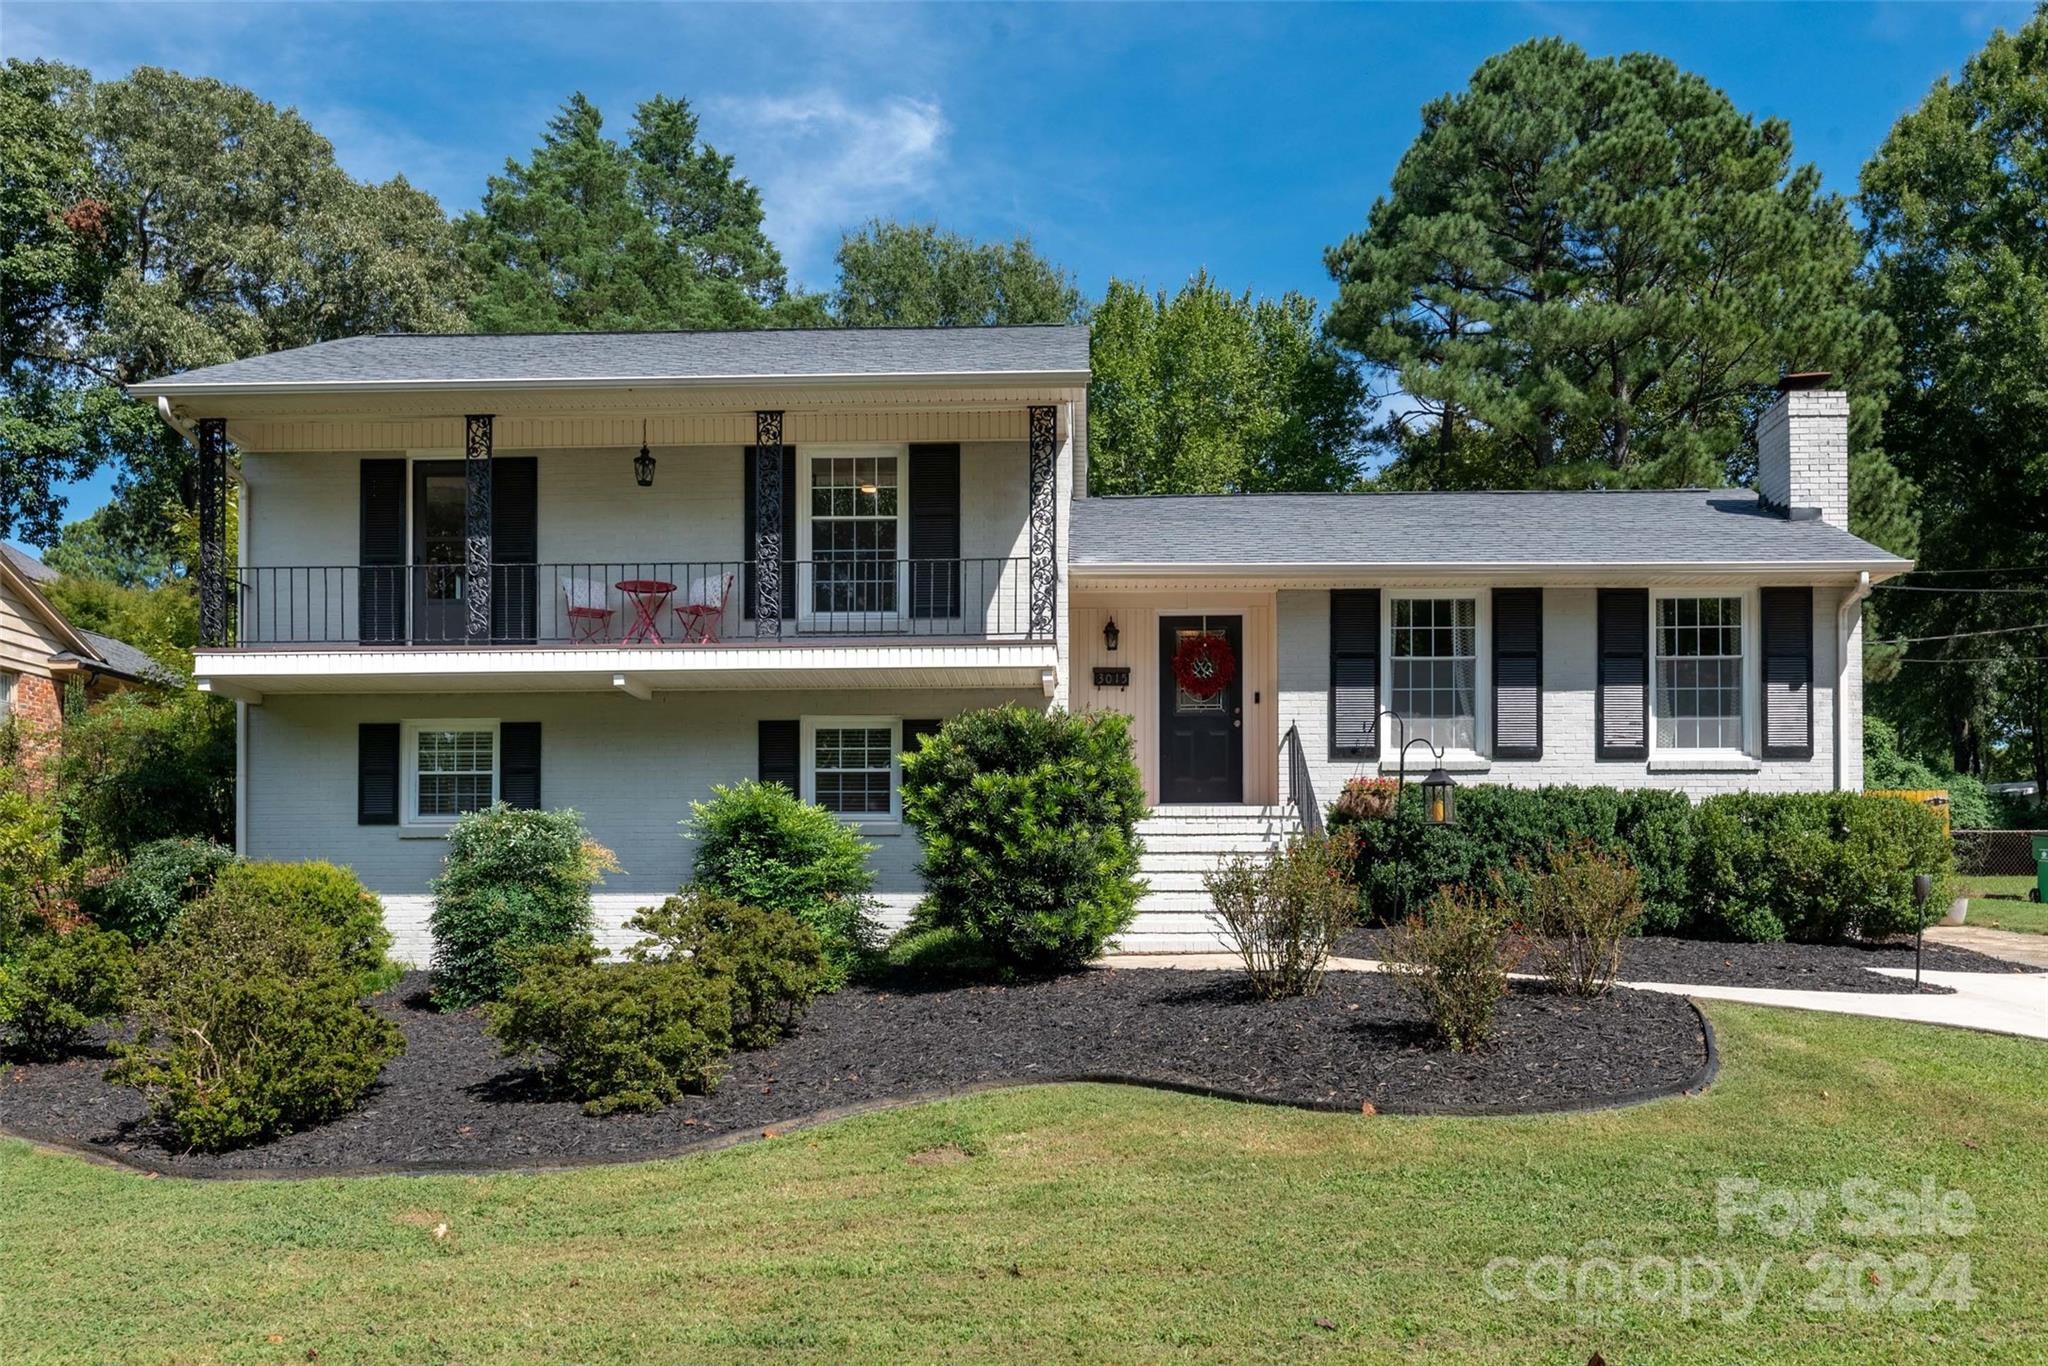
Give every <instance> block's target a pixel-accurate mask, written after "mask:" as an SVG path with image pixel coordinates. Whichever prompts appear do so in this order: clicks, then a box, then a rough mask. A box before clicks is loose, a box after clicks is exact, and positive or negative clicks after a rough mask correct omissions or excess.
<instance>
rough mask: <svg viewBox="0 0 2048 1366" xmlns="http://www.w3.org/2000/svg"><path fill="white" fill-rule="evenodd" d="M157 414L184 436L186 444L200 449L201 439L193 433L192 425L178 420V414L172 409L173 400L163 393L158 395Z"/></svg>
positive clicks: (172, 428) (166, 424) (165, 423)
mask: <svg viewBox="0 0 2048 1366" xmlns="http://www.w3.org/2000/svg"><path fill="white" fill-rule="evenodd" d="M156 415H157V416H158V417H160V418H162V419H163V420H164V425H165V426H167V427H169V428H170V429H171V430H172V431H174V432H176V433H177V434H178V435H179V436H182V437H184V438H185V444H186V445H188V446H191V447H192V448H193V449H195V450H196V449H198V446H199V439H198V438H197V437H195V436H193V435H192V429H191V428H190V427H187V426H186V425H185V424H184V423H182V422H180V421H178V415H177V414H176V413H174V412H172V411H171V401H170V400H169V399H167V398H165V397H164V396H163V395H161V394H159V395H157V400H156Z"/></svg>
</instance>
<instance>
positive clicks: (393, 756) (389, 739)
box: [356, 721, 398, 825]
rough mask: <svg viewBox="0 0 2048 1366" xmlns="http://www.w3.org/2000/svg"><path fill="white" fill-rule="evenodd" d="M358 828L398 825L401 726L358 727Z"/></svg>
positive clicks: (389, 723) (386, 723) (370, 724)
mask: <svg viewBox="0 0 2048 1366" xmlns="http://www.w3.org/2000/svg"><path fill="white" fill-rule="evenodd" d="M356 824H357V825H396V824H398V723H397V722H396V721H388V722H366V723H365V724H363V725H360V726H357V727H356Z"/></svg>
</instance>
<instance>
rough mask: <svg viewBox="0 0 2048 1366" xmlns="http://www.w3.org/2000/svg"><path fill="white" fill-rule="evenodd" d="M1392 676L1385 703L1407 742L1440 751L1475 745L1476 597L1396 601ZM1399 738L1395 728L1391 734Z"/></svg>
mask: <svg viewBox="0 0 2048 1366" xmlns="http://www.w3.org/2000/svg"><path fill="white" fill-rule="evenodd" d="M1394 623H1395V625H1394V630H1393V671H1392V672H1393V676H1392V679H1391V680H1390V681H1391V687H1390V689H1389V693H1390V695H1389V698H1388V705H1389V706H1391V707H1392V709H1393V710H1394V712H1395V714H1396V715H1398V716H1400V717H1401V718H1402V719H1403V720H1404V721H1406V722H1407V734H1408V738H1410V739H1413V738H1415V737H1416V736H1421V737H1423V738H1425V739H1427V740H1428V741H1429V742H1430V743H1431V744H1433V745H1435V746H1436V747H1437V748H1439V749H1470V748H1472V747H1473V746H1474V745H1475V744H1476V743H1477V735H1478V725H1477V721H1476V715H1477V702H1478V680H1479V663H1478V656H1479V602H1478V599H1476V598H1396V599H1394ZM1399 734H1400V731H1399V728H1396V731H1395V735H1396V737H1397V743H1398V736H1399Z"/></svg>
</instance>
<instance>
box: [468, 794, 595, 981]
mask: <svg viewBox="0 0 2048 1366" xmlns="http://www.w3.org/2000/svg"><path fill="white" fill-rule="evenodd" d="M617 870H618V864H617V863H616V862H615V861H614V860H613V858H612V855H611V851H610V850H608V849H606V848H605V847H604V846H603V845H600V844H598V843H596V842H595V841H593V840H592V839H591V838H590V837H589V836H588V835H587V834H585V833H584V830H583V818H582V817H581V816H579V815H578V814H577V813H576V812H574V811H571V810H561V811H524V810H518V809H515V808H513V807H509V806H506V805H504V804H503V803H502V802H501V803H499V804H498V805H496V806H493V807H491V808H489V809H488V810H485V811H474V812H471V813H470V814H469V815H467V816H464V817H462V818H461V819H460V820H458V821H456V822H455V825H454V827H453V828H452V829H451V830H450V831H449V832H448V859H447V862H446V863H445V864H444V865H443V866H442V869H441V875H440V876H439V877H437V878H435V879H434V910H433V914H432V916H431V917H430V919H429V924H430V926H431V928H432V930H433V934H434V965H433V966H434V999H435V1001H436V1002H438V1003H439V1004H440V1005H441V1006H442V1007H443V1008H449V1009H459V1008H461V1007H464V1006H473V1005H477V1004H480V1003H482V1002H484V1001H490V1000H495V999H496V998H497V997H498V996H499V995H501V994H502V993H503V992H504V990H505V988H506V987H508V986H510V985H511V982H512V979H513V977H514V976H515V975H516V974H517V963H516V961H515V960H516V959H517V958H518V956H519V955H520V954H522V953H523V952H525V951H526V950H528V949H531V948H535V947H538V946H540V945H544V944H567V943H573V942H574V941H576V940H578V939H582V938H585V937H587V936H588V935H589V933H590V888H591V885H592V884H593V883H596V882H600V881H602V880H603V875H604V874H605V873H607V872H616V871H617Z"/></svg>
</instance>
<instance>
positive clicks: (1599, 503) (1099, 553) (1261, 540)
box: [1072, 489, 1908, 570]
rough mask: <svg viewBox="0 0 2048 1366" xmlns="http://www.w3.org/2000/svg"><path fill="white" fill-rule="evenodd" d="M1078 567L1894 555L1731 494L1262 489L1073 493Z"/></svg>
mask: <svg viewBox="0 0 2048 1366" xmlns="http://www.w3.org/2000/svg"><path fill="white" fill-rule="evenodd" d="M1072 551H1073V555H1072V558H1073V562H1074V564H1075V566H1076V567H1077V568H1080V569H1086V568H1087V567H1088V566H1091V565H1094V566H1138V565H1150V564H1157V565H1165V566H1172V565H1244V566H1246V567H1248V568H1258V567H1261V566H1281V565H1330V566H1365V567H1380V566H1393V565H1426V564H1469V565H1502V566H1508V565H1517V566H1544V565H1568V564H1569V565H1600V564H1670V565H1691V564H1715V565H1741V564H1816V565H1819V564H1829V565H1848V564H1853V565H1855V567H1857V568H1869V569H1873V570H1875V569H1880V568H1883V569H1889V570H1903V569H1905V568H1906V567H1907V566H1908V562H1907V561H1905V560H1900V559H1898V558H1897V557H1895V556H1893V555H1891V554H1890V553H1889V552H1887V551H1884V550H1880V549H1878V548H1877V547H1876V546H1874V545H1871V544H1870V543H1869V542H1867V541H1863V540H1859V539H1858V538H1856V537H1854V536H1851V535H1850V534H1849V533H1848V532H1846V531H1844V530H1842V529H1841V528H1840V527H1835V526H1830V525H1828V524H1827V523H1825V522H1821V521H1815V520H1807V521H1788V520H1786V519H1785V518H1783V517H1780V516H1778V515H1777V514H1776V513H1774V512H1771V511H1769V510H1768V509H1766V508H1764V507H1762V506H1760V505H1759V503H1758V501H1757V496H1756V495H1755V494H1754V493H1751V492H1749V491H1747V490H1744V489H1679V490H1670V491H1664V490H1658V491H1636V490H1630V491H1617V492H1606V493H1594V492H1580V493H1350V494H1346V493H1272V494H1252V495H1246V496H1227V495H1224V496H1179V497H1156V498H1082V499H1077V500H1075V502H1074V513H1073V532H1072Z"/></svg>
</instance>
